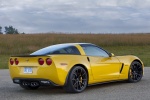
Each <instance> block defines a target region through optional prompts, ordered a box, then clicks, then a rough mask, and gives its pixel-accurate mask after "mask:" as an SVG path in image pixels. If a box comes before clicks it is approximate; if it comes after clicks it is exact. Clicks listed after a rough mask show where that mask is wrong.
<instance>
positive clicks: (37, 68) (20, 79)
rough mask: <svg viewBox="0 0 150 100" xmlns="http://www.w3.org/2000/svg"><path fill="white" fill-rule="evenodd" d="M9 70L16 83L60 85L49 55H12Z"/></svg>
mask: <svg viewBox="0 0 150 100" xmlns="http://www.w3.org/2000/svg"><path fill="white" fill-rule="evenodd" d="M9 70H10V76H11V78H12V80H13V82H14V83H17V84H22V85H29V84H30V85H62V84H61V83H60V81H59V78H58V75H57V68H56V67H55V64H54V62H53V60H52V58H51V57H50V56H33V55H29V56H12V57H10V59H9Z"/></svg>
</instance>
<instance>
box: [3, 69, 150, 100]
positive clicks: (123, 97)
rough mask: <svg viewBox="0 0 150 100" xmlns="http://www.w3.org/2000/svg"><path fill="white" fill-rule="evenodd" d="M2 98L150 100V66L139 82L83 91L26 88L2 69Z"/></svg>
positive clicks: (105, 85) (35, 99) (59, 88)
mask: <svg viewBox="0 0 150 100" xmlns="http://www.w3.org/2000/svg"><path fill="white" fill-rule="evenodd" d="M0 100H150V67H149V68H145V70H144V77H143V78H142V80H141V81H140V82H138V83H127V82H114V83H107V84H101V85H95V86H89V87H87V88H86V90H85V91H84V92H82V93H78V94H70V93H66V92H65V91H64V90H63V89H62V87H41V88H39V89H38V90H24V89H22V88H20V86H19V85H17V84H14V83H13V82H12V80H11V78H10V76H9V71H8V70H0Z"/></svg>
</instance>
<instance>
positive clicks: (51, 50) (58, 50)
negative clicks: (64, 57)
mask: <svg viewBox="0 0 150 100" xmlns="http://www.w3.org/2000/svg"><path fill="white" fill-rule="evenodd" d="M52 54H74V55H80V52H79V50H78V49H77V48H76V47H75V46H68V45H52V46H49V47H46V48H43V49H40V50H38V51H35V52H33V53H31V54H30V55H52Z"/></svg>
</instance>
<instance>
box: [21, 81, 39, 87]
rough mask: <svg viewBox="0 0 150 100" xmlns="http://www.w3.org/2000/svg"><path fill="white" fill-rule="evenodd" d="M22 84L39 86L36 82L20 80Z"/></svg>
mask: <svg viewBox="0 0 150 100" xmlns="http://www.w3.org/2000/svg"><path fill="white" fill-rule="evenodd" d="M22 85H24V86H32V87H36V86H39V83H38V82H22Z"/></svg>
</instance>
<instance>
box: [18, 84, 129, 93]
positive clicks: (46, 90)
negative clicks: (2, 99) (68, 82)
mask: <svg viewBox="0 0 150 100" xmlns="http://www.w3.org/2000/svg"><path fill="white" fill-rule="evenodd" d="M123 84H127V82H126V81H119V82H111V83H100V84H97V85H92V86H88V87H87V88H86V89H85V91H84V92H83V93H85V92H91V91H93V90H99V89H104V88H109V87H113V86H117V85H118V86H120V85H123ZM17 92H19V93H30V94H40V95H54V94H55V95H56V94H61V95H66V94H68V93H66V92H65V90H64V89H63V87H60V86H57V87H54V86H42V87H40V88H39V89H37V90H26V89H23V88H21V87H19V88H17ZM69 94H73V93H69Z"/></svg>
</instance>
